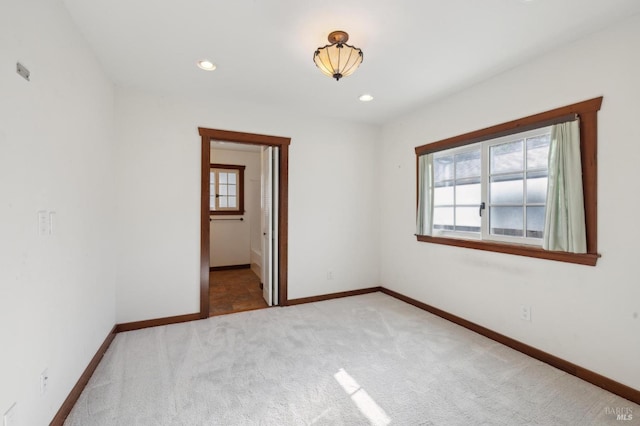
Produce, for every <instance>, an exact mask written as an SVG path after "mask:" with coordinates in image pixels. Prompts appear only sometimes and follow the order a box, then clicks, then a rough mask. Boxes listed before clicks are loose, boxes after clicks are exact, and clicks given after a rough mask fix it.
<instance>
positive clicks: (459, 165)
mask: <svg viewBox="0 0 640 426" xmlns="http://www.w3.org/2000/svg"><path fill="white" fill-rule="evenodd" d="M455 160H456V179H460V178H466V177H476V176H480V149H478V150H475V151H471V152H464V153H462V154H456V157H455Z"/></svg>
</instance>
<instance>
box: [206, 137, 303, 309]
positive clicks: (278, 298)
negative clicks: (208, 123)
mask: <svg viewBox="0 0 640 426" xmlns="http://www.w3.org/2000/svg"><path fill="white" fill-rule="evenodd" d="M198 130H199V133H200V136H201V138H202V150H201V153H202V158H201V160H202V163H201V166H202V168H201V170H202V174H201V188H202V189H201V211H200V216H201V217H200V229H201V232H200V318H208V317H209V311H210V273H209V272H210V266H211V264H210V236H209V218H210V167H211V166H210V164H211V148H210V145H211V141H212V140H215V141H225V142H232V143H239V144H251V145H261V146H263V147H273V148H277V150H274V151H277V152H278V154H279V155H277V157H276V158H275V160H274V163H273V164H274V167H277V171H278V173H277V175H278V176H279V179H278V181H277V182H276V184H275V185H274V194H273V197H272V199H273V202H274V210H275V211H277V217H274V218H273V221H274V227H273V229H274V235H273V241H274V245H275V247H274V250H275V251H276V252H277V253H278V256H277V261H276V262H274V263H273V265H272V267H273V271H274V274H275V279H274V282H275V283H276V285H277V287H276V288H275V291H274V293H273V305H280V306H284V305H286V304H287V301H288V297H287V264H288V257H287V235H288V226H287V225H288V189H289V179H288V177H289V174H288V165H289V164H288V161H289V144H290V143H291V139H290V138H285V137H277V136H267V135H259V134H253V133H243V132H232V131H227V130H217V129H207V128H198ZM270 288H271V287H270Z"/></svg>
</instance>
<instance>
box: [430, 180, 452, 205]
mask: <svg viewBox="0 0 640 426" xmlns="http://www.w3.org/2000/svg"><path fill="white" fill-rule="evenodd" d="M438 185H441V186H436V187H435V188H434V190H433V205H434V206H442V205H448V206H450V205H452V204H453V186H452V185H453V183H452V182H445V183H441V184H438Z"/></svg>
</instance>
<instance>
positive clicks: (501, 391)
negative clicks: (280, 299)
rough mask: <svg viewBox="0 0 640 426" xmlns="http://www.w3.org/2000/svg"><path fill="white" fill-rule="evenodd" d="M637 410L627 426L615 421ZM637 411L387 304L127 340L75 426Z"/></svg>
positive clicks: (211, 324)
mask: <svg viewBox="0 0 640 426" xmlns="http://www.w3.org/2000/svg"><path fill="white" fill-rule="evenodd" d="M616 409H626V410H631V411H632V413H633V417H634V419H633V420H632V421H631V422H624V421H618V420H616V415H615V410H616ZM638 418H640V406H638V405H636V404H634V403H632V402H630V401H627V400H625V399H623V398H620V397H617V396H615V395H613V394H611V393H609V392H607V391H604V390H602V389H600V388H598V387H596V386H593V385H591V384H589V383H586V382H584V381H582V380H580V379H577V378H575V377H573V376H571V375H568V374H566V373H564V372H562V371H560V370H557V369H555V368H553V367H550V366H548V365H547V364H544V363H542V362H539V361H537V360H535V359H532V358H529V357H527V356H525V355H523V354H521V353H519V352H516V351H514V350H512V349H510V348H507V347H505V346H503V345H501V344H498V343H496V342H494V341H492V340H489V339H486V338H484V337H482V336H480V335H477V334H475V333H473V332H470V331H468V330H466V329H464V328H461V327H458V326H456V325H454V324H452V323H450V322H448V321H445V320H442V319H440V318H438V317H435V316H433V315H431V314H429V313H426V312H424V311H421V310H419V309H417V308H415V307H413V306H410V305H408V304H406V303H404V302H401V301H398V300H396V299H394V298H391V297H389V296H386V295H384V294H381V293H373V294H367V295H363V296H356V297H349V298H344V299H336V300H331V301H325V302H318V303H312V304H306V305H298V306H292V307H287V308H273V309H263V310H257V311H249V312H242V313H237V314H231V315H222V316H217V317H212V318H209V319H207V320H202V321H194V322H189V323H183V324H175V325H170V326H165V327H156V328H150V329H144V330H138V331H131V332H127V333H121V334H118V335H117V336H116V338H115V340H114V342H113V344H112V345H111V347H110V348H109V350H108V352H107V353H106V355H105V357H104V358H103V360H102V362H101V363H100V365H99V366H98V369H97V370H96V372H95V374H94V375H93V377H92V378H91V380H90V382H89V384H88V385H87V387H86V388H85V390H84V392H83V393H82V395H81V396H80V399H79V400H78V402H77V404H76V406H75V407H74V409H73V411H72V412H71V415H70V416H69V418H68V419H67V421H66V423H65V424H66V425H68V426H73V425H109V426H112V425H127V426H128V425H154V426H155V425H190V426H192V425H227V426H228V425H370V424H372V425H387V424H392V425H509V426H512V425H621V424H638Z"/></svg>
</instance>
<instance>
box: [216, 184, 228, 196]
mask: <svg viewBox="0 0 640 426" xmlns="http://www.w3.org/2000/svg"><path fill="white" fill-rule="evenodd" d="M218 194H220V195H227V185H222V184H220V188H218Z"/></svg>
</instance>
